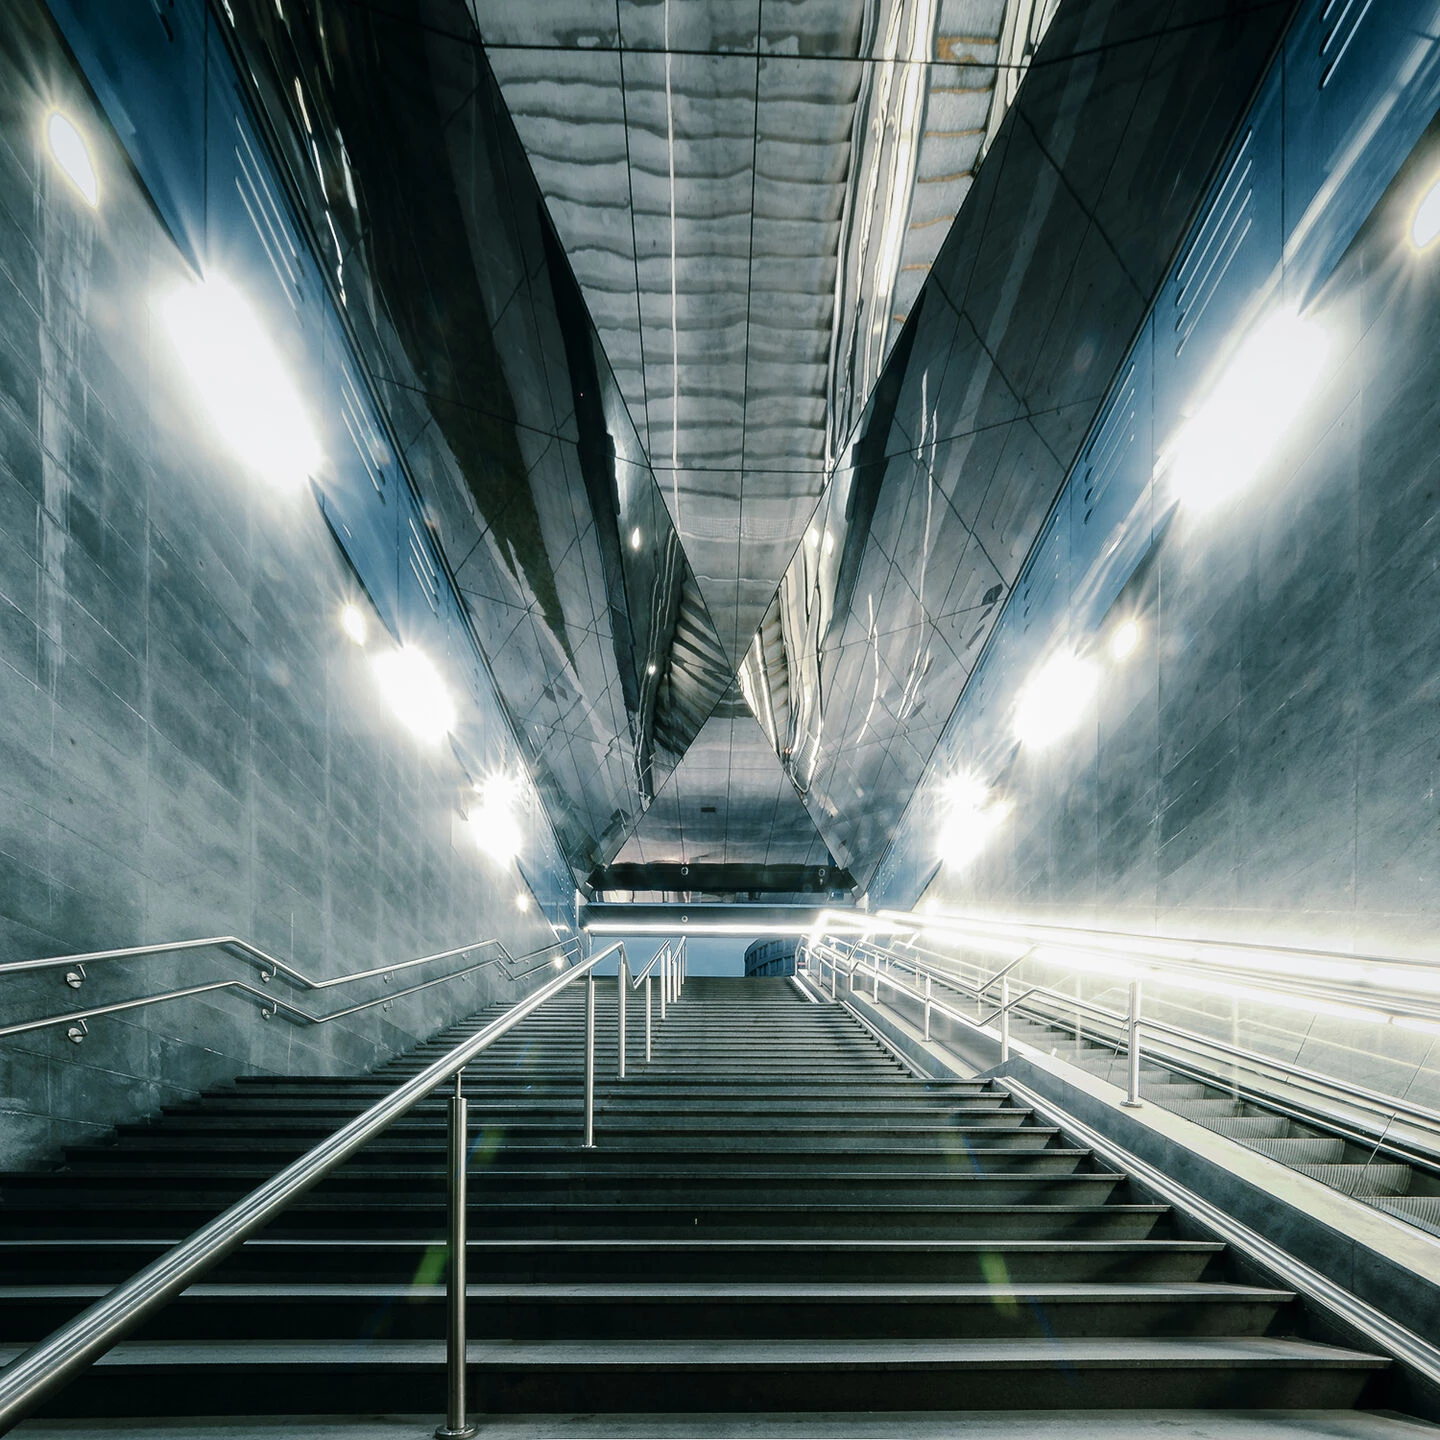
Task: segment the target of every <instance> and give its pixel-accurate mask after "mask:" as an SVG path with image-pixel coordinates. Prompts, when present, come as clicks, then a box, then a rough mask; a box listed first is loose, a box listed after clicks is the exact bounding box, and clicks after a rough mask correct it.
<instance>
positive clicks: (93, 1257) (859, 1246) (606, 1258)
mask: <svg viewBox="0 0 1440 1440" xmlns="http://www.w3.org/2000/svg"><path fill="white" fill-rule="evenodd" d="M173 1238H174V1239H176V1240H178V1239H179V1238H180V1237H179V1236H178V1235H176V1236H175V1237H173ZM443 1243H444V1237H443V1235H442V1234H441V1233H440V1232H439V1231H436V1233H435V1234H434V1235H433V1236H432V1237H431V1238H429V1239H415V1240H384V1239H377V1238H373V1237H363V1236H362V1237H356V1238H354V1239H350V1240H340V1239H334V1238H329V1239H327V1238H323V1237H311V1238H307V1239H304V1240H284V1239H275V1238H266V1237H261V1238H258V1239H255V1240H252V1241H250V1242H249V1243H247V1244H246V1245H245V1246H244V1247H242V1249H241V1250H239V1251H238V1252H237V1253H236V1254H234V1255H233V1256H231V1257H229V1258H228V1259H227V1260H225V1261H223V1262H222V1263H221V1265H220V1266H219V1267H218V1268H217V1269H216V1270H214V1271H212V1272H211V1275H210V1278H211V1279H212V1280H217V1281H218V1280H221V1279H226V1280H240V1279H249V1280H252V1281H264V1280H268V1281H293V1280H295V1279H297V1278H301V1277H304V1278H307V1279H311V1280H317V1281H319V1280H327V1279H328V1280H359V1279H364V1280H367V1281H370V1282H372V1283H386V1282H389V1283H395V1282H411V1281H416V1280H417V1278H418V1277H424V1276H427V1275H428V1276H430V1277H432V1278H434V1277H436V1276H438V1274H440V1273H441V1272H440V1270H439V1269H437V1266H443V1264H444V1256H443V1254H442V1253H440V1252H439V1250H438V1248H437V1247H439V1246H441V1245H443ZM163 1248H164V1242H163V1241H160V1240H122V1239H117V1238H113V1237H112V1238H108V1239H88V1240H87V1239H70V1238H67V1239H64V1240H53V1241H34V1240H31V1241H20V1240H0V1283H3V1284H11V1285H18V1284H41V1283H51V1284H53V1283H59V1282H60V1281H62V1280H64V1281H67V1282H68V1281H70V1280H72V1279H73V1278H76V1277H79V1276H82V1275H90V1276H93V1277H94V1278H95V1279H97V1280H102V1281H106V1282H109V1283H113V1282H115V1281H118V1280H120V1279H124V1278H126V1277H128V1276H130V1275H132V1274H134V1273H135V1271H136V1270H138V1269H140V1268H141V1267H142V1266H143V1265H146V1264H148V1263H149V1262H150V1261H151V1260H153V1259H155V1258H156V1257H158V1256H159V1255H160V1254H161V1253H162V1250H163ZM1224 1248H1225V1247H1224V1246H1223V1245H1220V1244H1217V1243H1214V1242H1210V1241H1200V1240H1173V1239H1146V1240H1080V1239H1074V1238H1069V1237H1066V1238H1062V1239H1049V1240H1006V1239H996V1238H992V1237H987V1238H985V1239H980V1240H951V1239H945V1240H917V1239H904V1240H873V1239H864V1238H847V1239H835V1240H821V1239H811V1238H807V1237H803V1236H796V1237H793V1238H789V1239H774V1238H767V1239H746V1240H724V1239H708V1238H707V1239H698V1240H697V1239H690V1238H688V1237H687V1238H684V1239H672V1240H661V1239H629V1238H607V1239H571V1240H557V1239H547V1240H494V1239H473V1238H472V1239H471V1241H470V1243H469V1246H468V1247H467V1250H468V1254H469V1257H470V1273H471V1274H472V1275H481V1276H484V1277H486V1279H488V1280H489V1281H492V1282H494V1283H511V1284H516V1283H520V1282H523V1281H548V1282H550V1283H555V1284H559V1283H570V1282H585V1281H620V1282H634V1281H637V1280H660V1279H664V1280H669V1281H674V1282H687V1281H705V1280H730V1281H743V1280H750V1281H761V1280H763V1281H769V1282H772V1283H775V1282H780V1281H797V1282H804V1281H818V1280H831V1281H852V1282H854V1281H862V1280H876V1281H881V1282H895V1283H899V1282H904V1281H926V1282H944V1281H956V1282H968V1283H975V1282H979V1281H985V1282H987V1283H994V1284H1017V1283H1020V1284H1023V1283H1027V1282H1043V1283H1047V1284H1059V1283H1064V1282H1076V1283H1089V1284H1093V1283H1099V1282H1102V1281H1112V1280H1113V1281H1122V1282H1125V1283H1131V1284H1138V1283H1142V1282H1159V1283H1165V1282H1179V1283H1183V1282H1192V1281H1197V1280H1199V1279H1201V1278H1202V1276H1204V1275H1206V1274H1207V1272H1208V1271H1209V1270H1211V1269H1213V1268H1214V1264H1215V1261H1216V1260H1217V1258H1218V1257H1220V1256H1221V1255H1223V1253H1224Z"/></svg>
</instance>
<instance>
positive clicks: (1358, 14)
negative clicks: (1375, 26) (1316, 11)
mask: <svg viewBox="0 0 1440 1440" xmlns="http://www.w3.org/2000/svg"><path fill="white" fill-rule="evenodd" d="M1374 3H1375V0H1329V4H1327V5H1326V6H1325V8H1324V9H1323V10H1322V11H1321V12H1320V60H1321V63H1322V64H1323V66H1324V69H1322V70H1321V72H1320V88H1321V89H1322V90H1323V89H1324V88H1325V87H1326V86H1327V85H1328V84H1329V83H1330V81H1331V80H1332V79H1334V77H1335V72H1336V70H1338V69H1339V68H1340V62H1341V61H1342V60H1343V59H1344V58H1345V54H1346V52H1347V51H1348V50H1349V49H1350V42H1351V41H1352V40H1354V38H1355V34H1356V32H1357V31H1358V30H1359V29H1360V25H1361V22H1362V21H1364V19H1365V17H1366V16H1367V15H1368V14H1369V13H1370V7H1371V6H1372V5H1374Z"/></svg>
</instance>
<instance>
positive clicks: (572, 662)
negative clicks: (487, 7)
mask: <svg viewBox="0 0 1440 1440" xmlns="http://www.w3.org/2000/svg"><path fill="white" fill-rule="evenodd" d="M232 4H233V5H234V8H235V11H236V33H237V35H238V36H239V38H240V41H241V44H242V45H243V47H244V48H245V51H246V60H247V64H248V68H249V70H250V72H251V74H252V76H253V77H254V80H255V83H256V86H257V89H258V91H259V98H260V101H261V104H262V106H263V107H264V109H265V113H266V117H267V119H268V120H269V122H270V125H271V128H272V131H273V134H274V137H275V140H276V144H277V147H278V149H279V150H280V153H281V156H282V158H283V160H284V161H286V162H288V165H289V175H290V179H291V181H292V182H293V187H294V190H295V193H296V195H297V198H298V201H299V203H300V205H301V207H302V210H303V211H304V213H305V215H306V217H307V219H308V220H309V222H310V224H311V226H312V229H313V231H314V233H315V234H317V235H318V236H320V237H321V242H320V243H321V245H322V246H327V245H331V244H333V245H334V246H335V247H337V254H336V256H335V258H336V260H337V262H338V265H337V274H338V276H339V277H340V281H341V283H342V284H343V287H344V295H345V298H344V301H343V304H344V307H345V311H346V314H347V317H348V320H349V323H350V324H351V326H352V327H353V330H354V332H355V337H356V343H357V345H358V347H359V350H360V353H361V354H362V355H363V356H364V359H365V363H366V366H367V368H368V370H369V377H368V378H369V380H370V383H371V384H372V385H373V386H374V389H375V391H376V393H377V394H378V395H379V397H380V398H381V399H382V401H383V402H384V406H385V411H386V414H387V417H388V419H389V422H390V438H391V439H393V443H394V446H395V449H396V450H397V451H398V452H399V454H400V455H401V457H402V458H403V459H404V461H405V463H406V465H407V467H408V469H409V471H410V473H411V475H412V476H413V477H414V480H415V483H416V486H417V489H418V490H419V492H420V495H421V497H422V498H423V501H424V523H425V524H426V525H427V526H428V528H429V529H430V531H431V533H432V534H433V536H434V538H435V540H436V542H437V543H438V545H439V546H440V549H441V551H442V554H443V556H444V557H445V559H446V561H447V562H448V564H449V566H450V569H451V570H452V572H453V574H454V577H455V580H456V582H457V587H458V589H459V591H460V593H461V595H462V596H463V598H464V601H465V603H466V605H467V607H468V619H469V622H470V624H471V625H472V626H473V629H474V632H475V634H476V636H477V638H478V639H479V641H480V645H481V649H482V650H483V652H484V654H485V657H486V659H487V661H488V663H489V665H490V668H491V670H492V671H493V673H494V676H495V680H496V682H497V689H498V692H499V694H500V697H501V699H502V701H503V703H504V705H505V707H506V710H507V713H508V716H509V719H510V720H511V722H512V724H513V726H514V728H515V730H516V733H517V735H518V736H519V738H520V740H521V743H522V746H523V748H524V751H525V754H526V759H527V761H528V764H529V767H530V769H531V771H532V774H533V776H534V778H535V781H536V783H537V785H538V787H539V789H540V791H541V793H542V795H543V796H544V799H545V802H546V806H547V809H548V811H549V813H550V815H551V818H552V820H553V821H554V823H555V826H556V830H557V832H558V835H559V837H560V839H561V842H562V844H563V846H564V848H565V851H566V854H567V858H568V859H569V861H570V863H571V865H572V866H573V867H574V869H575V871H576V873H577V875H578V876H583V875H585V874H587V873H588V872H589V870H590V869H591V868H592V867H593V866H594V865H595V864H597V863H602V862H603V861H605V860H608V859H609V858H610V856H611V854H612V853H613V851H614V849H615V848H616V847H617V846H618V845H619V844H620V843H621V842H622V840H623V839H624V838H625V836H626V835H628V834H629V833H630V832H631V831H632V830H633V829H634V826H635V824H636V822H637V821H638V819H639V817H640V816H641V815H642V814H643V812H644V810H645V808H646V806H647V805H648V804H649V802H650V800H651V798H652V796H653V794H654V791H655V790H656V789H657V788H658V787H660V786H661V785H662V784H663V782H664V780H665V778H666V776H668V775H669V773H670V772H671V770H672V769H673V767H674V765H675V763H676V762H677V760H678V759H679V757H680V755H681V754H682V753H683V752H684V750H685V749H686V747H687V746H688V745H689V743H690V741H691V740H692V739H693V738H694V737H695V735H697V734H698V733H699V732H700V730H701V728H702V726H703V724H704V722H705V720H706V719H707V718H708V716H709V715H710V713H711V711H712V710H713V709H714V706H715V704H716V702H717V701H718V700H719V699H720V698H721V696H722V695H723V694H724V693H725V691H726V689H727V688H728V686H729V685H730V684H731V683H732V680H733V667H732V666H730V664H729V663H728V659H727V657H726V655H725V653H724V650H723V648H722V646H721V645H720V643H719V640H718V638H717V636H716V634H715V628H714V625H713V623H712V622H711V620H710V617H709V614H708V612H707V611H706V608H705V602H704V598H703V596H702V594H701V592H700V589H699V587H698V585H697V584H696V580H695V576H694V573H693V571H692V570H691V568H690V566H689V563H688V561H687V559H686V557H685V554H684V551H683V549H682V547H681V544H680V540H679V537H678V535H677V534H676V532H675V528H674V526H673V524H672V523H671V520H670V516H669V512H668V510H667V508H666V506H665V502H664V500H663V499H662V497H661V495H660V493H659V490H658V489H657V487H656V484H655V479H654V476H653V475H652V473H651V471H650V468H649V464H648V460H647V457H646V453H645V448H644V446H643V444H642V443H641V439H640V436H639V435H638V433H637V432H636V430H635V427H634V425H633V424H632V422H631V419H630V411H629V407H628V405H627V404H626V400H625V396H624V394H623V391H622V389H621V387H620V384H619V382H618V381H617V379H616V377H615V376H614V374H613V373H612V370H611V367H610V364H609V361H608V358H607V356H606V353H605V350H604V348H603V347H602V345H601V344H600V341H599V338H598V336H597V334H596V331H595V327H594V325H593V324H592V322H591V319H590V317H589V315H588V313H587V309H586V301H585V298H584V295H583V293H582V291H581V288H580V287H579V285H578V284H577V282H576V279H575V276H574V274H573V272H572V268H571V265H570V263H569V261H568V259H567V257H566V255H565V252H564V248H563V246H562V245H561V243H560V242H559V240H558V239H557V237H556V235H555V232H554V229H553V226H552V224H551V221H550V218H549V213H548V210H547V206H546V201H545V199H544V198H543V197H542V196H541V194H540V193H539V191H538V190H537V188H536V186H535V181H534V177H533V175H532V173H531V171H530V168H529V165H528V163H527V161H526V159H525V155H524V152H523V150H522V148H521V146H520V143H519V141H518V139H517V138H516V136H515V132H514V128H513V126H512V125H511V122H510V118H509V114H508V111H507V109H506V107H505V104H504V102H503V100H502V99H501V97H500V93H499V90H498V88H497V86H496V84H495V81H494V78H493V76H492V75H491V73H490V71H489V68H488V64H487V62H486V59H485V54H484V51H483V49H482V47H481V46H480V44H479V37H478V35H477V34H476V32H475V30H474V26H473V23H472V21H471V18H470V15H469V12H468V11H467V10H466V8H465V6H464V4H463V3H462V0H396V3H394V4H391V5H388V6H387V7H385V9H384V10H383V11H381V10H380V9H375V8H369V7H360V6H354V5H349V4H346V3H342V0H316V3H314V4H312V5H311V6H309V7H307V8H304V9H303V10H301V9H297V10H296V11H295V12H294V13H293V14H291V15H289V16H288V17H286V16H285V15H283V14H282V13H281V12H279V11H278V9H277V7H275V6H273V5H271V4H269V3H268V0H248V3H241V0H232ZM602 58H603V57H602ZM611 58H612V59H613V57H611ZM608 83H609V85H610V89H611V91H612V92H615V90H616V82H615V81H614V79H613V77H612V79H611V80H610V81H609V82H608ZM587 133H589V132H587ZM601 138H603V137H601ZM398 561H399V563H402V564H403V563H404V556H403V555H402V556H400V557H398ZM401 638H404V637H401Z"/></svg>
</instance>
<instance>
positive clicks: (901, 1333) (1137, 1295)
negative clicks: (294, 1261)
mask: <svg viewBox="0 0 1440 1440" xmlns="http://www.w3.org/2000/svg"><path fill="white" fill-rule="evenodd" d="M106 1293H107V1291H106V1287H105V1286H103V1285H56V1284H45V1285H7V1286H0V1342H3V1341H17V1342H18V1341H34V1340H37V1339H39V1338H41V1337H42V1336H45V1335H48V1334H49V1333H50V1332H51V1331H52V1330H55V1329H57V1328H58V1327H59V1326H61V1325H63V1324H64V1323H65V1322H66V1321H67V1320H69V1319H70V1318H71V1317H72V1316H73V1315H75V1314H77V1313H79V1311H80V1310H82V1309H84V1308H85V1306H87V1305H89V1304H91V1303H93V1302H94V1301H96V1300H98V1299H100V1298H101V1297H102V1296H103V1295H105V1294H106ZM1294 1298H1295V1297H1294V1296H1293V1295H1292V1294H1290V1293H1288V1292H1285V1291H1280V1290H1267V1289H1263V1288H1258V1287H1253V1286H1244V1285H1224V1284H1175V1283H1171V1284H1146V1283H1128V1284H1127V1283H1121V1282H1112V1283H1107V1284H1073V1283H1072V1284H1054V1283H1051V1284H1044V1283H1041V1284H1034V1283H1032V1284H1017V1283H1014V1282H1011V1283H1008V1284H994V1285H992V1284H985V1283H979V1284H956V1283H953V1282H951V1283H946V1282H937V1281H929V1282H925V1283H917V1282H909V1283H899V1282H895V1281H883V1282H882V1281H874V1280H872V1281H869V1282H867V1283H863V1284H845V1283H841V1282H836V1281H828V1282H814V1281H811V1282H796V1281H789V1282H787V1283H784V1284H775V1283H761V1282H754V1281H751V1282H736V1281H701V1282H696V1281H689V1282H685V1281H673V1280H669V1279H666V1280H663V1281H652V1282H649V1283H637V1282H634V1281H630V1282H610V1283H604V1284H600V1283H593V1282H591V1283H584V1282H571V1283H568V1284H546V1283H544V1282H531V1283H527V1284H518V1285H504V1284H493V1283H491V1284H472V1285H470V1286H468V1287H467V1291H466V1315H467V1322H468V1326H469V1334H470V1335H471V1337H472V1338H474V1339H476V1340H481V1339H510V1340H520V1341H524V1340H584V1339H586V1338H587V1337H595V1336H604V1337H605V1338H606V1339H607V1340H645V1339H652V1340H657V1339H666V1340H680V1339H693V1340H730V1339H735V1340H745V1339H761V1338H764V1337H771V1338H774V1339H782V1338H789V1339H797V1338H801V1337H805V1338H809V1339H813V1340H817V1341H824V1340H834V1339H850V1340H863V1339H865V1338H866V1337H867V1336H871V1335H884V1336H886V1337H887V1338H889V1339H900V1338H909V1339H920V1340H924V1339H936V1338H942V1337H943V1338H945V1339H947V1340H983V1339H992V1340H994V1339H1001V1338H1005V1339H1022V1338H1030V1339H1037V1340H1039V1339H1044V1338H1046V1337H1050V1338H1057V1337H1064V1338H1079V1339H1087V1338H1088V1339H1096V1338H1098V1337H1101V1336H1107V1337H1116V1338H1120V1337H1123V1338H1141V1337H1148V1338H1152V1339H1153V1338H1158V1337H1161V1336H1169V1337H1187V1336H1202V1335H1223V1336H1228V1337H1232V1338H1233V1337H1239V1336H1257V1335H1263V1334H1265V1333H1266V1331H1267V1330H1268V1329H1269V1327H1270V1326H1271V1325H1272V1324H1273V1323H1274V1320H1275V1317H1276V1315H1277V1314H1278V1313H1279V1311H1280V1309H1281V1308H1282V1307H1283V1306H1285V1305H1288V1304H1289V1303H1290V1302H1291V1301H1292V1300H1293V1299H1294ZM446 1317H447V1310H446V1294H445V1287H444V1285H443V1284H440V1283H430V1284H425V1283H415V1282H412V1283H409V1284H390V1285H385V1284H380V1283H376V1282H374V1281H366V1282H351V1283H349V1284H338V1283H333V1282H332V1283H322V1284H317V1283H303V1284H297V1283H295V1282H293V1281H292V1282H289V1283H284V1284H276V1283H268V1284H266V1283H254V1282H251V1283H245V1282H237V1281H232V1282H229V1283H226V1284H215V1283H212V1282H202V1283H201V1284H198V1285H193V1286H191V1287H190V1289H189V1290H187V1291H186V1292H185V1293H184V1294H183V1295H182V1296H180V1297H179V1298H178V1299H177V1300H176V1301H175V1303H173V1304H172V1305H170V1306H168V1307H167V1308H166V1309H165V1310H164V1311H162V1312H161V1313H160V1314H159V1315H158V1316H157V1317H156V1318H155V1319H154V1320H153V1321H151V1322H149V1323H147V1324H146V1325H145V1326H143V1327H142V1328H141V1329H140V1330H138V1331H137V1332H135V1334H134V1335H133V1337H132V1338H134V1339H136V1340H182V1339H183V1340H191V1341H195V1340H270V1341H290V1340H308V1339H312V1338H313V1337H315V1336H317V1335H324V1336H327V1337H329V1338H330V1339H332V1340H340V1339H348V1340H356V1341H372V1340H431V1339H441V1340H443V1338H444V1336H445V1332H446Z"/></svg>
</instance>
